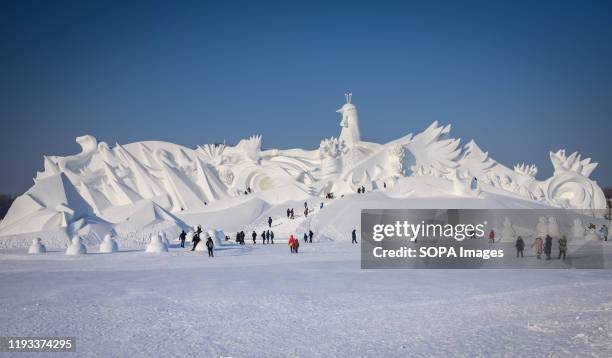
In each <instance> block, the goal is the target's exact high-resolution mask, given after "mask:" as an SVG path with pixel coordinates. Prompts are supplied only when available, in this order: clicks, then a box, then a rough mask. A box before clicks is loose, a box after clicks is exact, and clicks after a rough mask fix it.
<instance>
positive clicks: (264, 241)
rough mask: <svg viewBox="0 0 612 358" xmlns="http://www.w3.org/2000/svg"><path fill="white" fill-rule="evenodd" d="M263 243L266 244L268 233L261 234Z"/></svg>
mask: <svg viewBox="0 0 612 358" xmlns="http://www.w3.org/2000/svg"><path fill="white" fill-rule="evenodd" d="M261 242H263V243H264V244H265V243H266V232H265V231H262V232H261Z"/></svg>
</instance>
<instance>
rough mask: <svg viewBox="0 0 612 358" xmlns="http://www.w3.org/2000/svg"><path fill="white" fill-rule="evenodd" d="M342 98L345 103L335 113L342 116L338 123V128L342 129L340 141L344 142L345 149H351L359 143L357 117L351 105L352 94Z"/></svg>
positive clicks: (355, 110)
mask: <svg viewBox="0 0 612 358" xmlns="http://www.w3.org/2000/svg"><path fill="white" fill-rule="evenodd" d="M344 96H345V97H346V103H345V104H344V105H343V106H342V107H340V109H338V110H337V111H336V112H337V113H340V114H341V115H342V120H341V121H340V127H342V130H341V131H340V141H341V142H344V143H345V144H346V146H347V147H353V146H354V145H355V144H357V143H359V142H361V133H360V132H359V116H358V115H357V108H356V107H355V105H354V104H352V103H351V101H352V97H353V94H352V93H350V92H348V93H346V94H345V95H344Z"/></svg>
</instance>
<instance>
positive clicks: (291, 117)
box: [0, 1, 612, 194]
mask: <svg viewBox="0 0 612 358" xmlns="http://www.w3.org/2000/svg"><path fill="white" fill-rule="evenodd" d="M0 30H1V38H0V51H1V52H0V74H1V75H0V79H1V81H0V121H1V129H0V168H2V175H0V192H6V193H13V194H17V193H21V192H23V191H24V190H26V189H27V188H28V187H29V186H30V185H31V184H32V181H31V178H32V177H33V176H34V175H35V172H36V170H39V169H41V168H42V162H43V160H42V156H43V155H44V154H48V155H68V154H74V153H76V152H78V150H79V147H78V145H77V144H75V143H74V138H75V137H77V136H79V135H82V134H86V133H87V134H93V135H95V136H96V137H97V138H98V139H99V140H103V141H107V142H108V143H109V144H114V143H115V142H119V143H129V142H133V141H139V140H148V139H159V140H166V141H171V142H175V143H180V144H184V145H186V146H190V147H194V146H195V145H197V144H202V143H211V142H215V141H222V140H224V139H226V140H228V141H230V142H236V141H237V140H239V139H240V138H243V137H246V136H249V135H251V134H255V133H260V134H262V135H263V142H264V146H265V147H268V148H270V147H279V148H288V147H306V148H316V147H318V144H319V141H320V139H321V138H323V137H329V136H331V135H338V133H339V127H338V123H339V119H338V116H337V114H335V113H334V111H335V109H337V108H338V107H339V106H340V105H341V104H342V103H343V101H344V97H343V93H344V92H345V90H347V89H350V90H351V91H352V92H353V93H354V97H353V99H354V103H355V104H356V105H357V106H358V108H359V110H360V120H361V131H362V136H363V137H364V139H365V140H370V141H377V142H385V141H388V140H391V139H394V138H396V137H399V136H400V135H403V134H406V133H408V132H418V131H420V130H422V129H423V128H425V127H426V126H427V125H428V124H429V123H430V122H431V121H433V120H438V121H440V122H441V123H452V124H453V132H452V133H453V134H454V136H456V137H460V138H462V139H463V140H464V143H465V142H467V141H468V140H469V139H472V138H473V139H475V140H476V142H477V143H478V144H479V145H480V146H481V147H482V148H483V149H484V150H486V151H489V153H490V154H491V155H492V157H493V158H495V159H496V160H498V161H499V162H501V163H503V164H506V165H508V166H512V165H513V164H515V163H517V162H523V161H525V162H528V163H535V164H536V165H537V166H538V168H539V170H540V174H539V175H538V177H540V178H544V177H547V176H549V175H550V174H551V172H552V170H551V169H552V167H551V164H550V161H549V159H548V151H549V150H552V149H555V150H556V149H559V148H563V147H564V148H567V150H569V151H574V150H578V151H580V152H581V153H582V154H584V155H587V156H592V157H593V158H594V159H595V160H596V161H598V162H599V163H600V166H599V167H598V168H597V169H596V171H595V172H594V174H593V178H594V179H596V180H597V181H598V182H599V183H600V184H602V185H612V160H611V159H610V153H611V152H612V150H611V143H610V142H611V141H610V138H612V2H611V1H602V2H597V1H571V2H567V1H524V2H523V1H508V2H505V3H504V2H501V1H481V2H480V1H479V2H471V1H452V2H439V1H419V2H412V1H403V2H399V1H398V2H384V1H365V2H359V1H350V2H344V3H342V2H333V3H332V2H331V1H323V2H320V3H319V2H315V1H299V2H298V1H295V2H294V1H279V2H266V1H251V2H244V3H243V2H236V1H217V2H205V1H194V2H181V1H166V2H150V1H145V2H142V3H139V2H137V1H117V2H114V1H71V2H64V1H40V2H30V1H15V2H11V1H3V2H2V3H1V4H0Z"/></svg>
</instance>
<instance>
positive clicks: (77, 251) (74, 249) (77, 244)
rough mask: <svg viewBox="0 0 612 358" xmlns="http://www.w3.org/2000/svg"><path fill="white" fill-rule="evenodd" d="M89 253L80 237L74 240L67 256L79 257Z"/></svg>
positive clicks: (67, 249) (67, 251)
mask: <svg viewBox="0 0 612 358" xmlns="http://www.w3.org/2000/svg"><path fill="white" fill-rule="evenodd" d="M86 253H87V248H86V247H85V245H83V240H82V239H81V238H80V237H79V236H75V237H73V238H72V242H71V243H70V245H68V248H66V255H71V256H78V255H84V254H86Z"/></svg>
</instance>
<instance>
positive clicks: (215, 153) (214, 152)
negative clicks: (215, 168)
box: [198, 144, 225, 165]
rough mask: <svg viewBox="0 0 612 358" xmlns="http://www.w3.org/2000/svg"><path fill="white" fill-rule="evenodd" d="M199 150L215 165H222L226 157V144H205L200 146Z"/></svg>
mask: <svg viewBox="0 0 612 358" xmlns="http://www.w3.org/2000/svg"><path fill="white" fill-rule="evenodd" d="M198 151H199V152H200V153H202V154H203V155H204V157H206V159H208V161H209V162H211V163H212V164H214V165H221V164H223V161H224V159H225V157H224V155H223V152H224V151H225V144H205V145H203V146H200V147H198Z"/></svg>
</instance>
